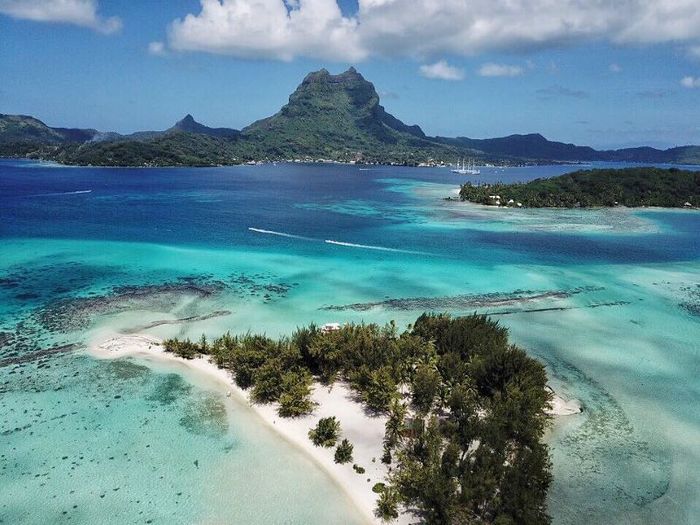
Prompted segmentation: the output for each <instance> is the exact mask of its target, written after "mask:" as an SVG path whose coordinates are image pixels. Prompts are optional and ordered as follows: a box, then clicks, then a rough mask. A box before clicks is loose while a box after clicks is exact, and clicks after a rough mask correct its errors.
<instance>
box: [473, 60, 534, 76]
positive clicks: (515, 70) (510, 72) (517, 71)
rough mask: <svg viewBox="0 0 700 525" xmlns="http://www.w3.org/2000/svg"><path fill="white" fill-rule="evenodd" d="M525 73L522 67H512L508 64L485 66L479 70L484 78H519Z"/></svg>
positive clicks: (489, 64)
mask: <svg viewBox="0 0 700 525" xmlns="http://www.w3.org/2000/svg"><path fill="white" fill-rule="evenodd" d="M523 72H524V70H523V68H522V67H520V66H510V65H508V64H493V63H488V64H484V65H483V66H481V67H480V68H479V75H481V76H482V77H517V76H520V75H522V74H523Z"/></svg>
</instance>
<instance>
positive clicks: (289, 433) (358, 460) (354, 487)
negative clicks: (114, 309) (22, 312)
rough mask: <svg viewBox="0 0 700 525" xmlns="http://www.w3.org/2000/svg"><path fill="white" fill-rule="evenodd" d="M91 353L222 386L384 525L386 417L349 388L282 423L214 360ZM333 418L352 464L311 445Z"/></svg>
mask: <svg viewBox="0 0 700 525" xmlns="http://www.w3.org/2000/svg"><path fill="white" fill-rule="evenodd" d="M89 351H90V353H91V354H92V355H93V356H94V357H97V358H100V359H116V358H124V357H134V358H137V359H139V360H142V361H144V362H146V363H148V362H159V363H171V364H172V363H179V364H180V365H184V366H185V367H186V368H187V369H189V370H191V371H193V372H198V373H200V374H204V375H206V376H207V377H208V378H211V379H212V380H215V381H217V382H219V383H221V384H222V385H223V386H224V387H225V388H226V390H227V392H230V396H231V397H232V398H234V399H236V400H237V401H239V402H241V403H245V404H246V405H248V406H249V407H250V408H251V409H252V410H253V411H254V412H255V413H256V414H257V415H258V416H260V418H261V419H262V420H263V421H264V422H265V423H266V424H268V425H269V426H270V427H271V428H273V429H274V430H275V431H277V432H278V433H279V434H280V435H281V436H282V437H284V438H285V439H286V440H288V441H289V442H290V443H292V444H294V445H295V446H297V447H299V448H300V449H301V450H303V451H304V452H305V453H307V454H308V455H309V456H310V457H311V458H313V459H314V460H315V461H316V463H317V464H318V465H320V466H321V467H322V468H323V469H324V470H325V471H326V472H327V473H328V474H329V475H330V476H331V477H332V478H333V479H334V481H336V482H337V483H338V485H339V486H340V487H341V488H342V489H343V490H344V491H345V492H346V494H347V495H348V496H349V497H350V499H351V500H352V501H353V503H354V504H355V505H356V506H357V508H358V509H359V510H360V511H361V513H362V514H363V516H364V517H365V518H366V519H367V521H368V522H369V523H381V520H379V519H378V518H376V517H375V515H374V509H375V505H376V499H377V494H375V493H374V492H373V491H372V487H373V485H374V484H375V483H378V482H382V481H384V479H385V477H386V474H387V471H388V467H387V465H385V464H383V463H382V462H381V461H380V458H381V455H382V440H383V438H384V425H385V423H386V417H385V416H374V415H370V414H367V413H366V412H365V410H364V409H363V407H362V405H361V404H360V403H358V402H356V401H355V400H354V399H353V396H352V392H351V391H350V389H349V388H348V386H347V385H345V384H343V383H341V382H337V383H335V384H334V385H333V386H332V387H326V386H323V385H321V384H318V383H316V384H315V385H314V389H313V395H312V397H313V400H314V401H315V402H316V403H317V406H316V408H315V409H314V411H313V413H312V414H310V415H307V416H304V417H299V418H294V419H291V418H281V417H279V416H278V415H277V406H276V404H275V403H272V404H268V405H259V404H253V403H251V401H250V397H249V395H248V393H247V392H246V391H244V390H242V389H241V388H239V387H238V386H236V384H235V382H234V381H233V378H232V377H231V376H230V374H229V372H227V371H226V370H223V369H220V368H218V367H217V366H216V365H215V364H214V363H212V362H210V361H209V359H208V358H206V357H199V358H196V359H189V360H188V359H183V358H181V357H178V356H175V355H173V354H169V353H166V352H165V351H164V349H163V346H162V345H161V341H160V340H159V339H157V338H155V337H152V336H149V335H141V334H130V335H113V336H112V337H109V338H107V339H102V340H98V341H95V342H93V343H92V344H91V345H89ZM579 412H581V407H580V404H579V403H578V401H576V400H566V399H564V398H562V397H560V396H558V395H556V394H555V395H554V400H553V402H552V410H551V411H550V413H551V414H552V415H554V416H567V415H571V414H577V413H579ZM330 416H335V417H336V418H337V419H338V420H339V421H340V426H341V433H342V435H341V437H342V438H347V439H348V440H349V441H350V442H351V443H352V444H353V446H354V450H353V462H352V463H348V464H345V465H339V464H337V463H335V462H334V460H333V454H334V450H335V449H334V448H321V447H316V446H314V445H313V444H312V442H311V441H310V440H309V437H308V431H309V429H310V428H312V427H313V426H315V425H316V422H317V421H318V419H319V418H322V417H330ZM353 463H354V464H357V465H358V466H361V467H364V469H365V473H364V474H358V473H356V472H355V471H354V470H353V467H352V464H353ZM412 521H415V520H414V519H413V518H412V516H411V515H410V514H408V513H404V514H402V515H401V516H400V517H399V519H397V520H395V522H394V523H397V524H401V525H405V524H409V523H411V522H412Z"/></svg>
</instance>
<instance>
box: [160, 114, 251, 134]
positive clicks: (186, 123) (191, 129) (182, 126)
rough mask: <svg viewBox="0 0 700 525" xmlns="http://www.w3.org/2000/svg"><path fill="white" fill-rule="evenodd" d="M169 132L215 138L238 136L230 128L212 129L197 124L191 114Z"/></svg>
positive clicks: (179, 121)
mask: <svg viewBox="0 0 700 525" xmlns="http://www.w3.org/2000/svg"><path fill="white" fill-rule="evenodd" d="M168 131H184V132H187V133H200V134H203V135H210V136H213V137H222V138H235V137H237V136H238V131H237V130H235V129H228V128H210V127H207V126H205V125H204V124H200V123H199V122H197V121H196V120H195V119H194V117H193V116H192V115H190V114H189V113H188V114H187V115H185V117H184V118H183V119H182V120H178V121H177V122H176V123H175V125H174V126H173V127H172V128H170V130H168Z"/></svg>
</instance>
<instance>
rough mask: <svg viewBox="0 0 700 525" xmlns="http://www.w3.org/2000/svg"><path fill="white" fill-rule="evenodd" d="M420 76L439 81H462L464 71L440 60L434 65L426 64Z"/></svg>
mask: <svg viewBox="0 0 700 525" xmlns="http://www.w3.org/2000/svg"><path fill="white" fill-rule="evenodd" d="M419 71H420V74H421V75H422V76H424V77H425V78H435V79H438V80H462V79H463V78H464V71H462V70H461V69H459V68H456V67H454V66H451V65H449V64H448V63H447V61H446V60H438V61H437V62H435V63H434V64H425V65H423V66H421V67H420V68H419Z"/></svg>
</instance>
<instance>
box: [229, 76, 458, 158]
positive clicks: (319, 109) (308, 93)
mask: <svg viewBox="0 0 700 525" xmlns="http://www.w3.org/2000/svg"><path fill="white" fill-rule="evenodd" d="M242 136H243V139H244V140H245V141H246V142H248V143H250V144H251V146H252V147H253V148H254V149H255V151H257V152H259V153H260V154H265V155H274V156H283V157H290V156H291V157H307V156H312V157H318V156H321V157H325V158H330V159H337V158H347V157H357V158H358V159H359V158H365V159H366V158H368V157H369V158H376V157H386V158H397V157H398V156H400V155H406V156H410V155H411V153H417V152H422V154H423V155H426V154H430V153H434V154H439V153H442V154H446V153H448V149H449V147H448V148H446V147H445V145H443V144H439V143H437V142H435V141H431V140H429V139H427V138H426V136H425V134H424V133H423V131H422V130H421V129H420V128H419V127H418V126H408V125H406V124H404V123H403V122H401V121H400V120H399V119H397V118H396V117H394V116H392V115H390V114H389V113H387V112H386V111H385V110H384V108H383V107H382V106H381V105H380V104H379V95H378V94H377V92H376V90H375V89H374V86H373V85H372V83H371V82H368V81H367V80H365V79H364V78H363V77H362V75H360V74H359V73H358V72H357V71H356V70H355V69H354V68H350V69H349V70H347V71H346V72H345V73H342V74H340V75H331V74H330V73H329V72H328V71H326V70H325V69H322V70H320V71H317V72H314V73H310V74H309V75H307V77H306V78H305V79H304V81H303V82H302V83H301V85H299V87H298V88H297V89H296V91H294V93H292V95H291V96H290V97H289V102H288V103H287V104H286V105H285V106H283V107H282V109H281V110H280V111H279V112H278V113H276V114H275V115H273V116H271V117H268V118H266V119H263V120H259V121H257V122H254V123H253V124H251V125H250V126H248V127H247V128H244V129H243V132H242Z"/></svg>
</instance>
